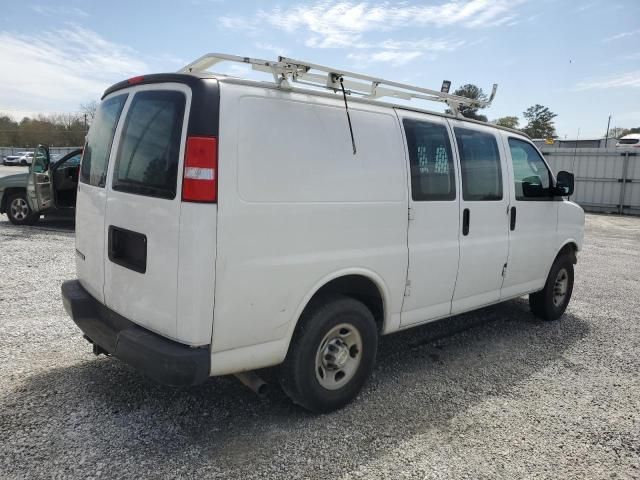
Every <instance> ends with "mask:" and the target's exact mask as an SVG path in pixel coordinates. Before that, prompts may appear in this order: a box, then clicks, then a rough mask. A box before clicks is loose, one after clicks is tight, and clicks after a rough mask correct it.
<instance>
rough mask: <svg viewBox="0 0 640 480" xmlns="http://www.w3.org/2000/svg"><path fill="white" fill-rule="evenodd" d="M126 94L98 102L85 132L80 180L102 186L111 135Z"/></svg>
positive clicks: (111, 141)
mask: <svg viewBox="0 0 640 480" xmlns="http://www.w3.org/2000/svg"><path fill="white" fill-rule="evenodd" d="M126 100H127V95H118V96H117V97H111V98H109V99H108V100H105V101H104V102H102V103H101V104H100V106H99V107H98V110H97V111H96V116H95V118H94V120H93V123H92V124H91V128H90V129H89V133H88V134H87V144H86V146H85V149H84V153H83V156H82V165H81V167H80V181H81V182H82V183H88V184H89V185H96V186H98V187H104V183H105V180H106V176H107V164H108V162H109V153H110V152H111V144H112V143H113V135H114V134H115V131H116V125H118V119H119V118H120V114H121V113H122V107H124V102H125V101H126Z"/></svg>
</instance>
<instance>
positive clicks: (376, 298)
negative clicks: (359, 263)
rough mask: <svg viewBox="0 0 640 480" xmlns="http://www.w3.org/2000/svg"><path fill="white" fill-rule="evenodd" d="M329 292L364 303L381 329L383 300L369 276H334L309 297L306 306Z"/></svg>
mask: <svg viewBox="0 0 640 480" xmlns="http://www.w3.org/2000/svg"><path fill="white" fill-rule="evenodd" d="M329 293H338V294H341V295H345V296H347V297H352V298H355V299H356V300H358V301H360V302H362V303H364V305H365V306H366V307H367V308H368V309H369V310H370V311H371V314H372V315H373V318H374V319H375V321H376V325H377V327H378V330H379V331H382V329H383V327H384V301H383V299H382V294H381V293H380V290H379V289H378V286H377V285H376V284H375V283H374V282H373V281H372V280H371V279H370V278H367V277H365V276H363V275H345V276H344V277H339V278H335V279H333V280H331V281H330V282H329V283H327V284H326V285H324V286H323V287H322V288H320V289H319V290H318V291H317V292H316V293H315V294H314V295H313V297H311V299H310V300H309V303H307V307H308V306H309V305H310V304H311V303H313V302H314V301H315V300H317V299H318V298H320V297H321V296H324V295H326V294H329ZM307 307H305V309H306V308H307Z"/></svg>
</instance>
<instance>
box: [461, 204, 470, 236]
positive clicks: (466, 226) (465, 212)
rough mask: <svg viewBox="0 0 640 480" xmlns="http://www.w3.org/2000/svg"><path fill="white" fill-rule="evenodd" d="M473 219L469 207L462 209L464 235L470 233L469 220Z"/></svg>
mask: <svg viewBox="0 0 640 480" xmlns="http://www.w3.org/2000/svg"><path fill="white" fill-rule="evenodd" d="M470 221H471V212H470V211H469V209H468V208H465V209H464V210H463V211H462V235H464V236H467V235H469V222H470Z"/></svg>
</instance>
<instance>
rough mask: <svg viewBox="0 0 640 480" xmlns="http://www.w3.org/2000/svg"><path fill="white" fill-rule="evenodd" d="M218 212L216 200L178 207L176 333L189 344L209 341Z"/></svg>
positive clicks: (211, 321) (182, 340) (184, 203)
mask: <svg viewBox="0 0 640 480" xmlns="http://www.w3.org/2000/svg"><path fill="white" fill-rule="evenodd" d="M217 214H218V208H217V205H216V204H215V203H190V202H183V203H182V206H181V208H180V239H179V247H178V252H179V253H178V258H179V262H178V287H177V288H178V296H177V315H176V318H177V332H176V337H177V338H179V339H180V341H181V342H183V343H187V344H189V345H208V344H210V343H211V329H212V324H213V302H214V287H215V262H216V250H217V245H216V236H217V231H216V227H217V221H216V218H217Z"/></svg>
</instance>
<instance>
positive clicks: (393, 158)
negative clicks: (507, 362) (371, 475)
mask: <svg viewBox="0 0 640 480" xmlns="http://www.w3.org/2000/svg"><path fill="white" fill-rule="evenodd" d="M221 58H222V59H226V60H228V59H232V60H235V61H239V62H254V65H255V66H256V67H257V68H262V69H267V70H272V71H273V76H274V77H275V78H276V80H277V82H278V83H271V82H258V81H250V80H242V79H237V78H231V77H225V76H216V75H214V74H208V73H205V72H204V71H203V69H204V68H205V67H206V66H209V65H211V64H213V63H215V62H216V61H219V59H221ZM209 60H211V62H209ZM312 68H313V69H319V68H323V69H324V70H321V71H322V72H324V73H323V74H322V75H319V74H316V75H315V76H310V75H309V76H306V72H308V71H309V70H310V69H312ZM336 72H339V71H338V70H335V69H329V68H326V67H319V66H317V65H315V66H313V65H308V64H299V63H295V61H293V60H288V59H282V60H280V61H278V62H267V61H263V60H253V59H249V58H241V57H230V56H215V55H212V56H207V57H204V59H201V60H200V61H198V62H194V63H193V64H191V65H190V66H189V67H186V68H185V69H183V70H182V73H178V74H176V73H171V74H156V75H148V76H144V77H136V78H133V79H130V80H128V81H124V82H120V83H117V84H115V85H113V86H112V87H110V88H109V89H107V91H106V92H105V94H104V96H103V98H102V103H101V104H100V106H99V108H98V110H97V113H96V117H95V120H94V121H93V123H92V125H91V129H90V131H89V132H88V136H87V144H86V147H85V152H84V157H83V159H82V165H81V169H80V183H79V186H78V203H77V212H76V267H77V276H78V279H77V280H71V281H68V282H65V283H64V284H63V286H62V296H63V302H64V305H65V308H66V310H67V312H68V313H69V315H70V316H71V317H72V318H73V320H74V321H75V323H76V324H77V325H78V327H79V328H80V329H81V330H82V332H83V333H84V335H85V337H86V338H87V339H88V340H89V341H90V342H91V343H93V349H94V353H97V354H99V353H108V354H111V355H113V356H115V357H117V358H120V359H121V360H123V361H125V362H127V363H129V364H130V365H132V366H133V367H135V368H137V369H138V370H140V371H142V372H144V373H145V374H147V375H148V376H150V377H151V378H153V379H155V380H157V381H159V382H163V383H166V384H169V385H192V384H197V383H200V382H203V381H204V380H205V379H206V378H208V377H209V376H215V375H226V374H236V375H239V377H240V378H241V379H243V381H245V382H246V383H248V384H249V385H253V386H254V387H255V386H256V385H259V379H258V378H257V376H256V375H255V373H249V374H247V373H246V372H253V371H255V370H256V369H262V368H265V367H272V366H277V372H278V373H277V377H278V378H279V381H280V384H281V385H282V387H283V389H284V391H285V392H286V393H287V394H288V395H289V396H290V397H291V398H292V399H293V400H294V401H295V402H296V403H298V404H300V405H302V406H304V407H305V408H307V409H309V410H312V411H315V412H322V411H330V410H333V409H336V408H339V407H341V406H343V405H345V404H346V403H347V402H349V401H351V400H352V399H353V398H354V397H355V396H356V395H357V394H358V392H359V391H360V389H361V387H362V386H363V384H364V383H365V381H366V380H367V378H368V377H369V375H370V374H371V371H372V369H373V365H374V362H375V358H376V350H377V344H378V338H379V336H380V335H384V334H389V333H392V332H395V331H398V330H402V329H406V328H410V327H414V326H416V325H422V324H424V323H426V322H430V321H433V320H437V319H442V318H446V317H448V316H450V315H455V314H459V313H462V312H467V311H470V310H474V309H478V308H481V307H485V306H487V305H491V304H494V303H498V302H502V301H505V300H509V299H512V298H516V297H520V296H522V295H527V294H528V295H529V303H530V305H531V310H532V312H533V313H534V314H535V315H536V316H538V317H540V318H543V319H545V320H553V319H557V318H559V317H560V316H561V315H562V314H563V313H564V311H565V309H566V307H567V304H568V303H569V299H570V297H571V293H572V288H573V280H574V270H573V265H574V264H575V263H576V261H577V252H578V251H579V250H580V249H581V248H582V243H583V231H584V212H583V210H582V209H581V208H580V207H579V206H578V205H576V204H575V203H572V202H570V201H568V200H567V198H566V197H567V195H571V194H572V192H573V175H571V174H570V173H567V172H560V173H559V174H558V176H557V177H555V176H554V175H553V173H552V171H551V169H550V168H549V166H548V165H547V163H546V162H545V160H544V158H543V156H542V154H541V153H540V151H539V150H538V149H537V148H536V147H535V146H534V145H533V143H532V142H531V140H530V139H529V138H528V137H527V136H526V135H525V134H523V133H522V132H519V131H516V130H511V129H507V128H502V127H498V126H496V125H492V124H488V123H483V122H478V121H474V120H469V119H466V118H464V117H461V116H453V115H445V114H441V113H435V112H430V111H426V110H420V109H418V108H416V107H415V106H400V105H391V104H388V103H383V102H380V101H378V100H375V99H372V98H359V97H358V96H356V95H347V93H346V91H345V92H340V90H341V87H342V85H343V83H342V81H343V77H347V79H348V80H347V81H345V82H344V83H345V84H346V85H347V86H346V87H345V88H348V89H350V90H351V91H353V89H354V88H356V87H357V86H358V85H363V83H357V82H355V81H353V77H354V76H355V74H348V73H346V72H344V73H336ZM349 76H351V79H349ZM307 78H310V80H307ZM318 78H320V79H321V81H320V83H319V87H318V88H322V87H325V86H328V90H324V91H318V90H311V89H309V88H294V87H292V85H296V84H295V81H296V80H298V79H302V80H307V83H309V82H312V81H318V80H317V79H318ZM355 78H356V80H357V81H358V82H363V81H367V82H370V83H366V84H364V87H360V90H361V91H363V92H364V95H366V94H367V92H369V93H370V92H372V91H373V92H377V93H378V94H380V95H382V94H385V95H390V96H393V95H396V92H397V91H396V90H394V89H393V88H392V87H394V86H397V85H398V84H392V83H391V82H388V83H386V85H385V82H384V81H381V80H380V79H376V78H373V77H367V76H365V75H358V76H357V77H355ZM325 82H326V83H325ZM388 85H391V87H389V86H388ZM383 87H384V88H383ZM378 88H379V90H377V89H378ZM402 88H403V89H404V90H403V93H402V95H403V98H406V97H407V95H408V94H407V93H406V92H407V89H411V88H412V89H413V90H412V91H413V92H415V95H416V98H425V95H424V93H423V92H424V91H425V89H419V88H417V87H411V86H402ZM336 91H337V92H338V94H336V93H335V92H336ZM430 92H431V93H430V94H429V95H430V96H431V97H428V98H435V99H436V100H438V101H445V102H447V103H448V104H449V105H450V106H451V107H452V108H457V106H458V105H460V104H465V102H472V100H465V99H463V98H461V97H456V96H452V95H448V94H446V93H440V92H438V91H435V90H433V91H430ZM410 94H411V91H410ZM397 96H399V94H397ZM347 97H349V99H348V100H347ZM354 97H355V98H354ZM347 102H348V105H347ZM347 107H348V108H347ZM214 299H215V302H214Z"/></svg>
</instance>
